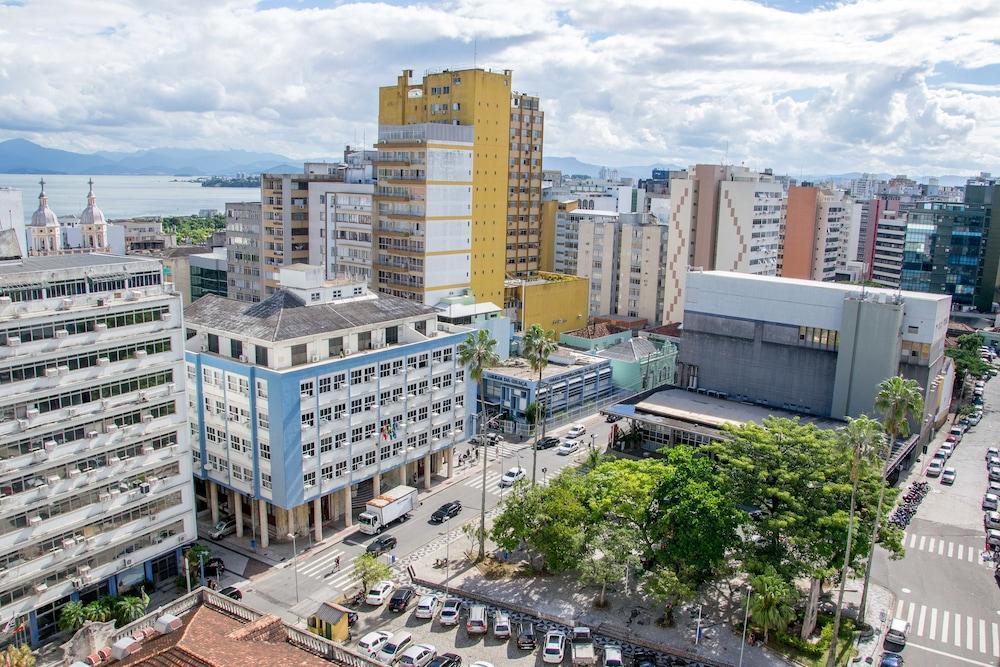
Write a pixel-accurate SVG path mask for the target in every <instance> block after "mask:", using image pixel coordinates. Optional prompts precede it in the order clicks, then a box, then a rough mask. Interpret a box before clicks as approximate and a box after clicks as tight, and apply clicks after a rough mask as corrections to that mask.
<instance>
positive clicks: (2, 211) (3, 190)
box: [0, 187, 124, 257]
mask: <svg viewBox="0 0 1000 667" xmlns="http://www.w3.org/2000/svg"><path fill="white" fill-rule="evenodd" d="M0 229H13V230H14V231H16V232H17V241H18V243H19V244H20V246H21V257H27V256H28V246H27V243H28V240H27V236H26V235H25V230H24V200H23V199H22V196H21V191H20V190H18V189H17V188H7V187H0ZM123 254H124V253H123Z"/></svg>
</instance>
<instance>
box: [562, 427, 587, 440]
mask: <svg viewBox="0 0 1000 667" xmlns="http://www.w3.org/2000/svg"><path fill="white" fill-rule="evenodd" d="M586 432H587V427H586V426H584V425H583V424H573V425H572V426H571V427H570V429H569V431H567V433H566V437H567V438H579V437H580V436H581V435H583V434H584V433H586Z"/></svg>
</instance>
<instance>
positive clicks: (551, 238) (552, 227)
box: [538, 199, 559, 271]
mask: <svg viewBox="0 0 1000 667" xmlns="http://www.w3.org/2000/svg"><path fill="white" fill-rule="evenodd" d="M558 211H559V202H558V201H556V200H555V199H549V200H546V201H543V202H542V224H541V232H542V233H541V241H540V242H539V247H538V265H539V267H540V269H541V270H542V271H552V270H553V267H554V266H555V261H556V213H557V212H558Z"/></svg>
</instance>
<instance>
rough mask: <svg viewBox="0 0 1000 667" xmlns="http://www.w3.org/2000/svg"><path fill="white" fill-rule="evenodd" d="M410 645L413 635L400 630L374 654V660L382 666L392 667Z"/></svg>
mask: <svg viewBox="0 0 1000 667" xmlns="http://www.w3.org/2000/svg"><path fill="white" fill-rule="evenodd" d="M412 645H413V635H411V634H410V633H409V632H407V631H406V630H400V631H399V632H397V633H395V634H394V635H393V636H392V637H389V639H388V640H387V641H386V642H385V643H384V644H382V648H381V649H379V652H378V653H377V654H375V659H376V660H377V661H379V662H381V663H382V664H383V665H394V664H396V661H397V660H399V658H400V656H401V655H403V653H405V652H406V650H407V649H408V648H410V646H412Z"/></svg>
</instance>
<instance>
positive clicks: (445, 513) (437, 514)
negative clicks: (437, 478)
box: [431, 500, 462, 523]
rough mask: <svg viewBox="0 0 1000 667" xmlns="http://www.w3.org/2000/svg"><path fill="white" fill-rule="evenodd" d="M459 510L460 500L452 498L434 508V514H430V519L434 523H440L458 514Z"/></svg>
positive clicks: (460, 508)
mask: <svg viewBox="0 0 1000 667" xmlns="http://www.w3.org/2000/svg"><path fill="white" fill-rule="evenodd" d="M461 511H462V502H461V501H459V500H452V501H451V502H450V503H445V504H444V505H442V506H441V507H439V508H437V509H436V510H434V514H431V521H432V522H434V523H442V522H444V521H447V520H448V519H451V518H452V517H456V516H458V515H459V514H460V513H461Z"/></svg>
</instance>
